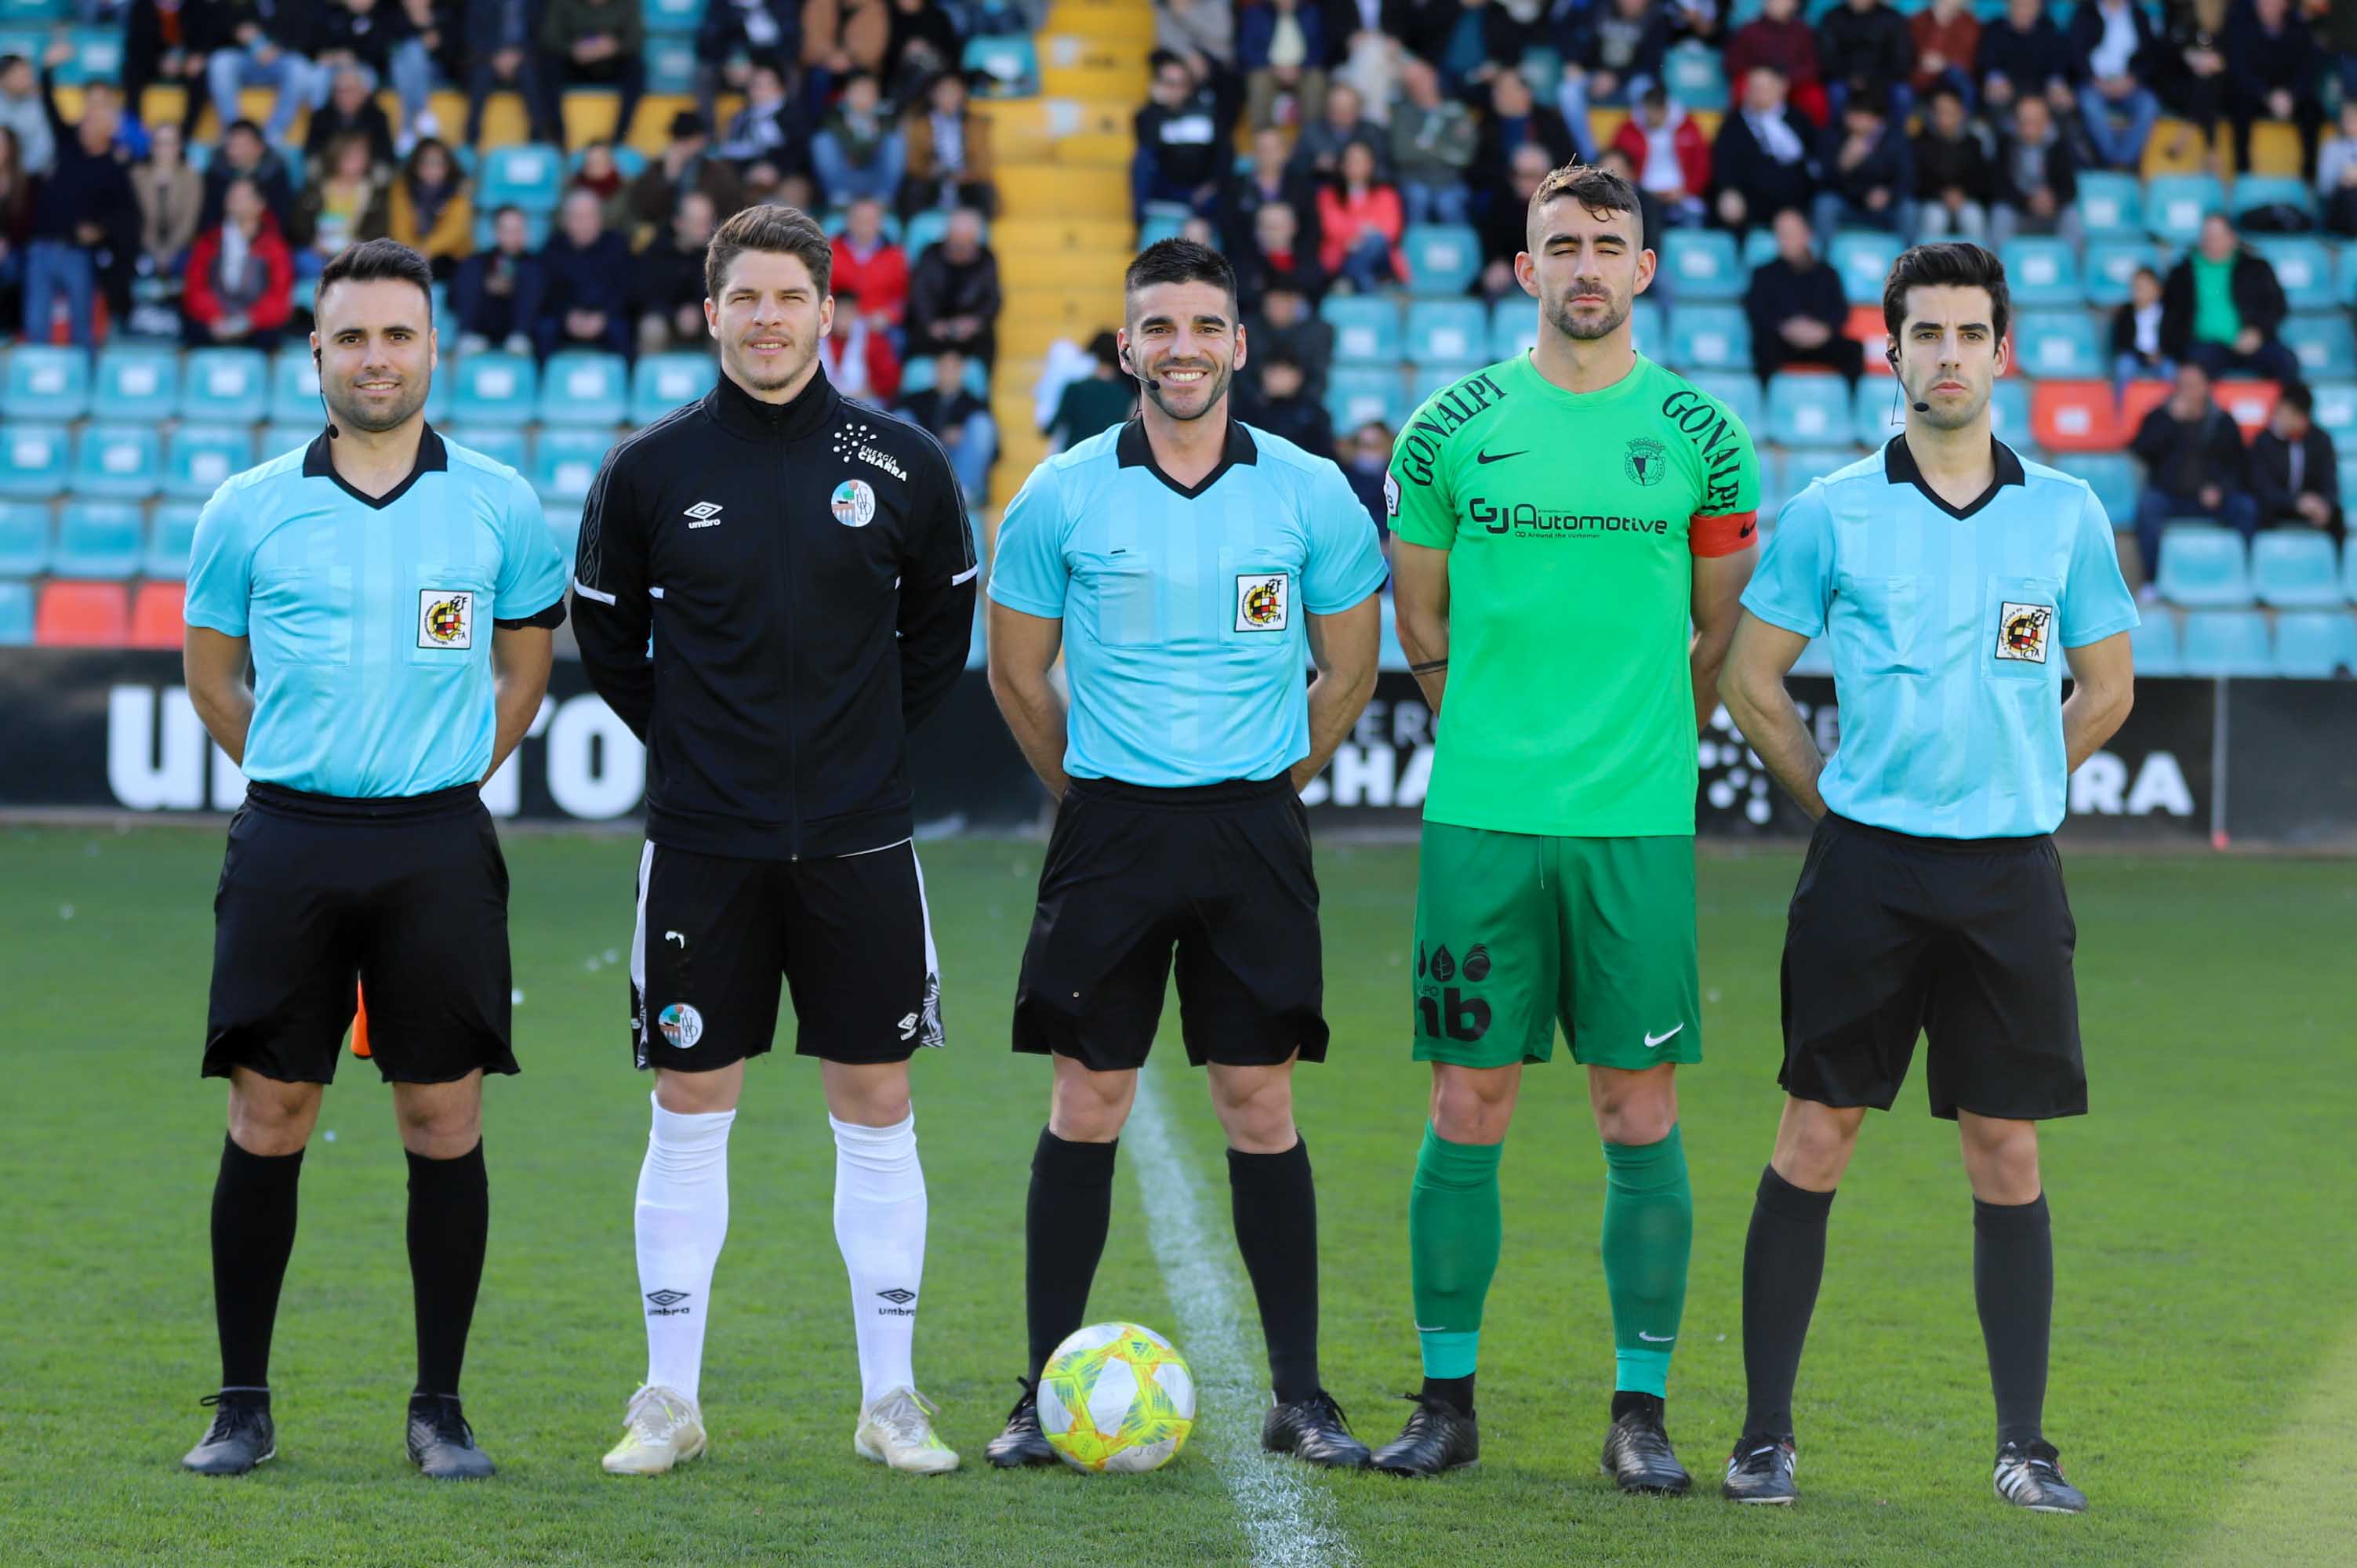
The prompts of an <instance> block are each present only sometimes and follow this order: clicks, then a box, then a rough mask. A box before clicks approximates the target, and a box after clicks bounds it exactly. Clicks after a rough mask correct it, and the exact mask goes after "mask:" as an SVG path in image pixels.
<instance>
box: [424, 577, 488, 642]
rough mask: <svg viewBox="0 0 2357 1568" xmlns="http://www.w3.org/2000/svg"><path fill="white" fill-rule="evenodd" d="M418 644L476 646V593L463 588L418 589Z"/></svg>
mask: <svg viewBox="0 0 2357 1568" xmlns="http://www.w3.org/2000/svg"><path fill="white" fill-rule="evenodd" d="M417 646H418V647H420V648H472V647H474V646H475V596H474V594H473V593H471V592H470V591H468V589H465V588H420V589H418V590H417Z"/></svg>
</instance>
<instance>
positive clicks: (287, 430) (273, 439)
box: [253, 411, 324, 463]
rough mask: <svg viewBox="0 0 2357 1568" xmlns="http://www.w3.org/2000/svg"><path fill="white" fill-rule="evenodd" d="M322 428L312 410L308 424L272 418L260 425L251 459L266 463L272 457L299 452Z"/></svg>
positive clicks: (315, 413) (321, 423)
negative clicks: (282, 422)
mask: <svg viewBox="0 0 2357 1568" xmlns="http://www.w3.org/2000/svg"><path fill="white" fill-rule="evenodd" d="M322 428H324V424H323V422H322V421H321V419H320V417H319V415H318V413H317V411H314V412H313V413H312V416H311V422H310V423H309V424H295V423H291V422H290V423H286V424H281V423H279V422H278V421H276V420H273V421H271V422H270V423H269V424H265V425H264V426H263V427H262V436H261V439H259V440H257V441H256V442H255V443H254V446H253V450H254V459H253V460H254V461H255V462H257V463H267V462H268V461H270V459H272V458H273V457H278V456H285V454H286V453H289V452H299V451H301V450H302V449H303V448H305V447H307V446H310V445H311V443H312V442H314V441H317V439H318V438H319V432H320V431H321V429H322Z"/></svg>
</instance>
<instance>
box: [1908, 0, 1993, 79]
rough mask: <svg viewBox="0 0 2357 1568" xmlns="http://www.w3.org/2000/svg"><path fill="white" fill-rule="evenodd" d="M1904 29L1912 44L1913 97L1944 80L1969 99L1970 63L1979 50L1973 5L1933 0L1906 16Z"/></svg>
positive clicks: (1978, 24)
mask: <svg viewBox="0 0 2357 1568" xmlns="http://www.w3.org/2000/svg"><path fill="white" fill-rule="evenodd" d="M1907 32H1908V36H1909V38H1911V39H1912V40H1913V42H1914V45H1915V78H1914V83H1913V85H1914V88H1915V96H1916V97H1917V98H1919V99H1920V98H1921V97H1923V96H1924V95H1925V94H1926V93H1928V92H1930V91H1932V88H1934V87H1936V86H1938V85H1939V84H1940V83H1941V82H1943V81H1945V82H1949V83H1952V84H1953V86H1954V87H1955V89H1956V91H1959V92H1963V93H1965V94H1967V95H1968V96H1967V102H1969V101H1970V100H1969V94H1970V93H1971V92H1972V91H1973V62H1974V61H1975V59H1978V58H1979V57H1980V52H1981V19H1980V18H1979V17H1978V16H1974V15H1973V8H1972V7H1971V6H1970V5H1966V4H1965V3H1964V0H1932V4H1930V5H1926V6H1925V7H1923V9H1921V11H1918V12H1916V13H1915V15H1914V16H1910V17H1909V18H1908V21H1907Z"/></svg>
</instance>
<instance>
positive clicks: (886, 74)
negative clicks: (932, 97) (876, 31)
mask: <svg viewBox="0 0 2357 1568" xmlns="http://www.w3.org/2000/svg"><path fill="white" fill-rule="evenodd" d="M889 22H890V31H889V33H888V35H887V41H886V43H885V45H884V67H883V70H881V71H880V72H878V75H879V76H880V78H881V79H882V81H883V83H884V96H885V98H886V99H888V101H890V102H894V103H910V102H919V101H920V100H922V98H923V97H924V91H925V89H926V88H927V87H929V86H931V84H932V83H934V82H936V81H940V80H941V79H942V77H944V76H954V75H956V74H957V69H958V59H959V57H960V56H961V55H962V54H963V53H964V48H965V46H964V44H963V40H962V39H960V38H959V37H958V24H957V23H956V22H955V21H953V20H952V19H951V16H950V14H949V11H948V9H947V8H946V7H944V6H942V5H936V4H934V0H892V11H891V15H890V17H889ZM959 85H960V86H963V85H964V82H963V80H962V79H961V81H960V82H959Z"/></svg>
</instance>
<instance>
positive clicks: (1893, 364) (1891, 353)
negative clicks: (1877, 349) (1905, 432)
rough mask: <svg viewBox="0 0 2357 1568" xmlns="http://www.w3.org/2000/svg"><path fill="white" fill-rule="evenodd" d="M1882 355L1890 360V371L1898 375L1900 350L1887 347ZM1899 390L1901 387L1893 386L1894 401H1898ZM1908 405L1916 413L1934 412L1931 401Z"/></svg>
mask: <svg viewBox="0 0 2357 1568" xmlns="http://www.w3.org/2000/svg"><path fill="white" fill-rule="evenodd" d="M1882 357H1883V358H1884V359H1886V360H1889V361H1890V373H1891V374H1892V375H1894V376H1896V375H1898V374H1899V351H1898V350H1897V349H1884V350H1883V351H1882ZM1902 384H1903V383H1902ZM1898 390H1899V389H1898V388H1896V387H1893V388H1892V389H1891V392H1892V401H1893V402H1896V401H1897V393H1898ZM1908 406H1909V407H1910V408H1912V409H1913V410H1914V411H1915V412H1916V413H1931V412H1932V405H1931V404H1930V403H1910V404H1909V405H1908Z"/></svg>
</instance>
